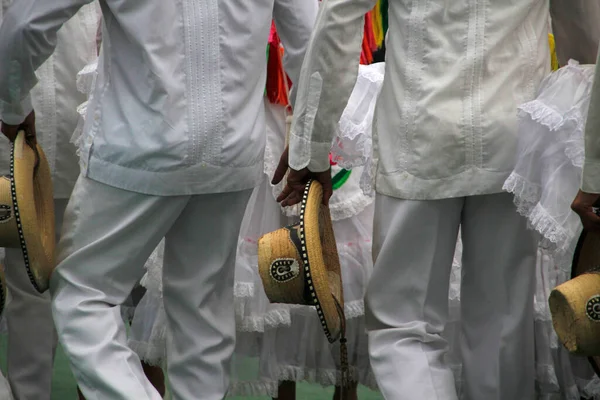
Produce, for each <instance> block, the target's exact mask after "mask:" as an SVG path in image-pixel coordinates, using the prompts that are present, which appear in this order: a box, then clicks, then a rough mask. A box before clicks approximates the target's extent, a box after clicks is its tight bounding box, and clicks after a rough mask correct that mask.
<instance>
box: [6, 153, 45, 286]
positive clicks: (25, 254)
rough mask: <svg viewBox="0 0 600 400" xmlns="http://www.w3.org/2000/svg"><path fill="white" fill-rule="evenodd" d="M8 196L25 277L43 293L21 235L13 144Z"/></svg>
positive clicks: (23, 237)
mask: <svg viewBox="0 0 600 400" xmlns="http://www.w3.org/2000/svg"><path fill="white" fill-rule="evenodd" d="M10 192H11V193H10V194H11V197H12V201H13V211H14V212H15V221H16V222H17V231H18V234H19V242H20V243H21V251H22V252H23V261H24V262H25V269H26V270H27V276H29V281H31V284H32V285H33V287H34V288H35V290H37V291H38V292H40V293H43V291H42V290H40V288H39V286H38V284H37V282H36V281H35V278H34V277H33V273H32V272H31V265H30V262H29V253H28V251H27V243H26V242H25V236H24V234H23V225H22V224H21V213H20V212H19V204H18V202H17V185H16V183H15V144H14V143H13V145H12V150H11V152H10Z"/></svg>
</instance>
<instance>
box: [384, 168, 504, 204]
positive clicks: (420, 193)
mask: <svg viewBox="0 0 600 400" xmlns="http://www.w3.org/2000/svg"><path fill="white" fill-rule="evenodd" d="M510 172H511V171H489V170H484V169H480V168H470V169H468V170H466V171H464V172H461V173H459V174H456V175H453V176H449V177H447V178H441V179H422V178H418V177H416V176H414V175H411V174H409V173H408V172H406V171H399V172H397V173H394V174H388V175H384V174H381V173H378V174H377V178H376V185H375V191H376V192H377V193H378V194H382V195H385V196H389V197H395V198H398V199H404V200H442V199H451V198H456V197H466V196H479V195H486V194H495V193H502V192H503V190H502V185H503V184H504V182H505V181H506V179H507V178H508V176H509V175H510Z"/></svg>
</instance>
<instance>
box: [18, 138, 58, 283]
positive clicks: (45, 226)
mask: <svg viewBox="0 0 600 400" xmlns="http://www.w3.org/2000/svg"><path fill="white" fill-rule="evenodd" d="M36 152H37V155H36ZM10 180H11V195H12V198H13V208H14V212H15V219H16V222H17V229H18V230H19V232H18V234H19V239H20V245H21V250H22V252H23V259H24V262H25V268H26V269H27V274H28V276H29V280H30V281H31V283H32V284H33V286H34V287H35V289H36V290H37V291H38V292H40V293H43V292H45V291H46V290H47V289H48V285H49V280H50V275H51V274H52V271H53V270H54V268H55V247H56V237H55V235H56V233H55V228H54V199H53V197H54V196H53V189H52V176H51V174H50V167H49V165H48V161H47V159H46V155H45V154H44V151H43V150H42V148H41V147H40V146H39V145H36V151H34V150H33V148H32V147H31V146H30V145H29V144H28V143H27V142H26V138H25V133H24V132H19V134H18V135H17V138H16V139H15V142H14V144H13V149H12V152H11V170H10Z"/></svg>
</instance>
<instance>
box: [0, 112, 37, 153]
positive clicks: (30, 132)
mask: <svg viewBox="0 0 600 400" xmlns="http://www.w3.org/2000/svg"><path fill="white" fill-rule="evenodd" d="M19 131H24V132H25V137H26V138H27V142H28V143H30V144H32V145H35V144H37V139H36V134H35V113H34V112H33V111H32V112H30V113H29V115H28V116H27V117H25V120H24V121H23V122H22V123H21V124H19V125H9V124H7V123H6V122H4V121H2V133H3V134H4V136H6V137H7V138H8V140H10V141H11V142H14V141H15V139H16V138H17V133H18V132H19Z"/></svg>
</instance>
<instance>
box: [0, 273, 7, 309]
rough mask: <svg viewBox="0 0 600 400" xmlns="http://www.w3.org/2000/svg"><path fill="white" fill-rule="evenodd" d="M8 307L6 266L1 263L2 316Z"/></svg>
mask: <svg viewBox="0 0 600 400" xmlns="http://www.w3.org/2000/svg"><path fill="white" fill-rule="evenodd" d="M4 307H6V279H5V277H4V266H3V265H2V264H0V316H2V314H4Z"/></svg>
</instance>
